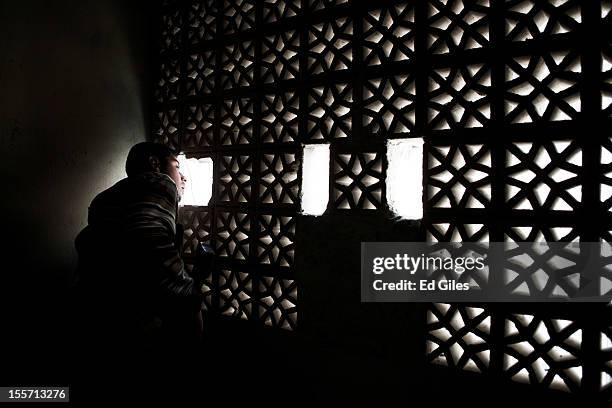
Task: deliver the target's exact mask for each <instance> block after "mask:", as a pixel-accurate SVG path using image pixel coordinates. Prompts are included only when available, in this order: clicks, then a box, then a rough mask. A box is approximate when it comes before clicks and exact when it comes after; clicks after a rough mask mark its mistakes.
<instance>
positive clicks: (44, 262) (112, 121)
mask: <svg viewBox="0 0 612 408" xmlns="http://www.w3.org/2000/svg"><path fill="white" fill-rule="evenodd" d="M155 13H156V10H155V7H154V5H153V4H152V2H146V1H130V2H128V1H118V0H117V1H113V0H95V1H93V0H91V1H87V0H86V1H82V0H79V1H69V0H61V1H35V0H26V1H3V2H0V90H1V92H0V146H1V147H2V160H1V164H0V167H1V170H0V174H2V178H3V179H4V180H5V183H6V184H5V187H4V188H3V192H2V214H3V216H2V217H3V218H2V219H3V224H4V228H3V229H2V231H3V235H4V237H5V239H3V244H2V247H3V249H2V253H3V258H4V259H5V261H4V262H3V265H2V267H1V268H0V270H1V271H2V277H3V280H2V282H3V284H2V289H3V295H4V294H6V295H8V296H3V300H4V301H6V302H7V303H8V305H7V306H8V308H3V312H1V313H0V316H2V318H3V322H2V324H3V326H4V327H7V328H10V329H7V331H6V332H5V333H4V334H5V335H4V341H3V343H2V344H4V345H6V344H7V342H8V344H11V345H13V346H15V345H16V344H17V345H19V346H20V347H21V349H25V348H27V347H30V346H31V347H34V348H37V349H40V347H43V348H45V349H46V348H49V347H51V346H50V344H52V343H53V340H52V339H53V337H54V336H53V333H55V332H58V331H59V330H58V328H59V327H61V325H62V324H64V322H63V320H64V317H63V315H62V313H61V310H62V309H61V304H62V301H63V299H64V298H65V294H66V289H67V288H68V287H69V285H70V282H71V279H72V275H73V272H74V267H75V264H76V254H75V250H74V244H73V241H74V237H75V235H76V234H77V233H78V231H79V230H80V229H81V228H83V227H84V226H85V224H86V221H87V207H88V204H89V202H90V201H91V199H92V198H93V197H94V196H95V194H97V193H98V192H99V191H101V190H102V189H104V188H106V187H109V186H110V185H112V184H113V183H115V182H116V181H118V180H119V179H121V178H122V177H124V167H123V166H124V162H125V157H126V154H127V151H128V149H129V147H130V146H131V145H133V144H134V143H136V142H138V141H141V140H144V139H145V138H146V136H147V132H148V122H149V120H148V117H149V112H148V101H149V100H150V96H149V94H148V93H149V89H151V84H150V77H151V76H150V75H149V73H148V72H147V69H148V67H150V66H155V61H151V60H152V59H154V57H152V56H153V55H154V54H153V53H152V49H153V47H154V46H155V41H154V38H155V35H156V34H155V32H156V20H155V18H154V15H155ZM152 39H153V41H152ZM7 226H8V228H7ZM7 238H8V239H7ZM30 340H31V341H30ZM17 366H18V367H19V369H23V370H24V371H27V370H28V369H32V368H33V367H27V364H21V363H20V364H17ZM38 366H40V364H39V365H36V366H35V367H38ZM31 371H35V370H31Z"/></svg>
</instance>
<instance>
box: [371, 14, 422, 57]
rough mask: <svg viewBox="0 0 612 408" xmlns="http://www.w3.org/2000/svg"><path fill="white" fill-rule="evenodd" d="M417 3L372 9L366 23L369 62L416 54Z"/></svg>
mask: <svg viewBox="0 0 612 408" xmlns="http://www.w3.org/2000/svg"><path fill="white" fill-rule="evenodd" d="M414 29H415V27H414V3H408V4H397V5H395V6H394V7H391V8H389V9H378V10H372V11H370V12H368V13H367V14H366V16H365V18H364V22H363V38H364V47H363V58H364V62H365V63H366V64H367V65H371V66H372V65H382V64H386V63H389V62H398V61H406V60H408V59H410V58H412V57H413V56H414V38H415V36H414Z"/></svg>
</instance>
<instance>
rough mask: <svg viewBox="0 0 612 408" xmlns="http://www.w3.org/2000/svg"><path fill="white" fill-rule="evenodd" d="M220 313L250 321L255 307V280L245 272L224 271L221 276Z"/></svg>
mask: <svg viewBox="0 0 612 408" xmlns="http://www.w3.org/2000/svg"><path fill="white" fill-rule="evenodd" d="M218 288H219V303H220V309H219V310H220V312H221V314H223V315H226V316H232V317H239V318H240V319H245V320H248V319H249V317H250V316H251V312H252V306H253V279H252V277H251V276H250V275H249V274H248V273H245V272H234V271H230V270H225V269H222V270H221V272H220V274H219V285H218Z"/></svg>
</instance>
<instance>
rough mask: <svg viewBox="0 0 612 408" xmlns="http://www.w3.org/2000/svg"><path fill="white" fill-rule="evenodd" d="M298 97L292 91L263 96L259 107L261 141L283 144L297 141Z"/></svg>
mask: <svg viewBox="0 0 612 408" xmlns="http://www.w3.org/2000/svg"><path fill="white" fill-rule="evenodd" d="M298 104H299V96H298V94H297V93H296V92H294V91H288V92H283V93H280V94H270V95H264V96H263V99H262V106H261V141H262V142H263V143H283V142H294V141H296V140H298V122H299V117H298V114H299V106H298Z"/></svg>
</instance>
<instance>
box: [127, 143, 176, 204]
mask: <svg viewBox="0 0 612 408" xmlns="http://www.w3.org/2000/svg"><path fill="white" fill-rule="evenodd" d="M125 171H126V173H127V175H128V177H132V176H135V175H138V174H141V173H145V172H149V171H154V172H158V173H164V174H167V175H168V176H169V177H170V178H171V179H172V180H173V181H174V183H175V184H176V188H177V190H178V195H179V199H180V198H181V197H183V193H184V192H185V183H186V181H187V179H186V178H185V176H184V175H183V174H182V173H181V172H180V169H179V162H178V159H177V158H176V154H175V153H174V152H173V151H172V150H171V149H170V148H169V147H168V146H165V145H163V144H160V143H153V142H142V143H138V144H136V145H134V146H132V148H131V149H130V152H129V153H128V157H127V160H126V162H125Z"/></svg>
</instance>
